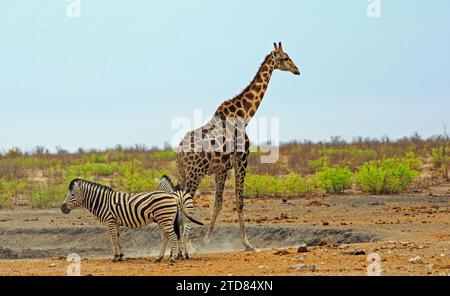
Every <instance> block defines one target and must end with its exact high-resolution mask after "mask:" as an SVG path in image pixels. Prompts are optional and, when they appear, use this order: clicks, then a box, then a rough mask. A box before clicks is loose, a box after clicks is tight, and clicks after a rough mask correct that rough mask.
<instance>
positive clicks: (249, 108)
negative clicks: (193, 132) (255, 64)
mask: <svg viewBox="0 0 450 296" xmlns="http://www.w3.org/2000/svg"><path fill="white" fill-rule="evenodd" d="M274 66H275V61H274V59H273V56H272V54H269V55H267V57H266V58H265V59H264V62H263V63H262V64H261V67H260V68H259V70H258V72H257V73H256V75H255V77H254V78H253V80H252V82H251V83H250V84H249V85H248V86H247V87H246V88H245V89H244V90H243V91H242V92H241V93H240V94H239V95H237V96H236V97H234V98H233V99H231V100H228V101H225V102H223V103H222V104H221V105H220V106H219V108H217V110H216V112H215V113H214V116H218V117H221V118H223V117H240V118H241V119H244V120H245V122H246V123H248V122H249V121H250V119H251V118H252V117H253V116H254V115H255V113H256V111H257V110H258V107H259V105H260V104H261V101H262V99H263V97H264V94H265V93H266V90H267V86H268V85H269V81H270V78H271V77H272V72H273V70H274Z"/></svg>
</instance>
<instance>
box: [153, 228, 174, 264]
mask: <svg viewBox="0 0 450 296" xmlns="http://www.w3.org/2000/svg"><path fill="white" fill-rule="evenodd" d="M158 228H159V236H160V240H161V242H160V243H159V255H158V257H156V258H155V262H161V260H162V259H163V258H164V253H165V252H166V248H167V241H168V238H167V236H166V234H165V232H164V229H163V227H162V225H161V224H159V223H158ZM171 255H172V254H171Z"/></svg>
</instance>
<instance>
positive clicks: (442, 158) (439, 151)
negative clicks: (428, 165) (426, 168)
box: [431, 147, 450, 169]
mask: <svg viewBox="0 0 450 296" xmlns="http://www.w3.org/2000/svg"><path fill="white" fill-rule="evenodd" d="M445 150H446V149H444V147H438V148H432V150H431V162H432V163H433V166H434V167H435V168H436V169H440V168H441V167H442V166H443V165H445V164H446V162H448V160H449V159H450V153H449V151H448V150H449V149H448V148H447V151H446V152H445V153H444V151H445Z"/></svg>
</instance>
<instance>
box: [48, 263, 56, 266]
mask: <svg viewBox="0 0 450 296" xmlns="http://www.w3.org/2000/svg"><path fill="white" fill-rule="evenodd" d="M48 267H56V264H55V263H50V264H49V265H48Z"/></svg>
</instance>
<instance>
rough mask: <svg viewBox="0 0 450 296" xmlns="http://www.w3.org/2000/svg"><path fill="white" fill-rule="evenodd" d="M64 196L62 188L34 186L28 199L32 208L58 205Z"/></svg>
mask: <svg viewBox="0 0 450 296" xmlns="http://www.w3.org/2000/svg"><path fill="white" fill-rule="evenodd" d="M65 197H66V196H65V194H64V192H63V191H62V188H36V189H34V190H32V191H31V195H30V198H29V199H30V205H31V207H32V208H39V209H44V208H50V207H54V206H58V205H59V204H60V203H61V202H63V200H64V198H65Z"/></svg>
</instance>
